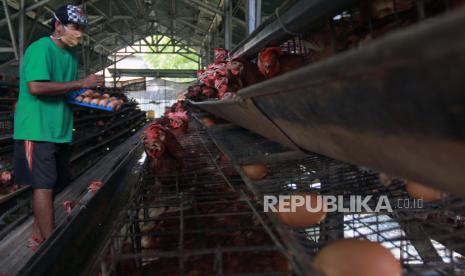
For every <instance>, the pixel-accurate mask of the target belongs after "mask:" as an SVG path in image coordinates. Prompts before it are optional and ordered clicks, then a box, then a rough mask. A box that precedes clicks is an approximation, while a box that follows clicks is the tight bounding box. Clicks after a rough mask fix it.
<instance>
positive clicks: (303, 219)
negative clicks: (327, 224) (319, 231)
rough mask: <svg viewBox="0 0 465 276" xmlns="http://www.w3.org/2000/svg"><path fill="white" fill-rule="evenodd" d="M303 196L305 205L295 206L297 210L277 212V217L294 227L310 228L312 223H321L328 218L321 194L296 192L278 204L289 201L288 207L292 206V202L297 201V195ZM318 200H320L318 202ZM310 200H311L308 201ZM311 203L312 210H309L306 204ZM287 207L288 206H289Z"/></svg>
mask: <svg viewBox="0 0 465 276" xmlns="http://www.w3.org/2000/svg"><path fill="white" fill-rule="evenodd" d="M298 196H299V197H300V196H301V197H303V199H304V200H305V204H304V205H303V206H300V205H299V206H295V212H292V211H291V210H289V211H291V212H276V213H275V214H276V216H277V218H278V219H279V220H280V221H281V222H282V223H284V224H287V225H289V226H291V227H294V228H308V227H310V226H312V225H315V224H318V223H320V222H321V221H322V220H323V219H325V218H326V212H325V211H324V207H325V206H324V202H323V199H322V197H321V196H319V195H318V194H315V193H296V194H293V195H291V196H290V197H289V198H287V199H281V201H280V203H279V204H278V206H280V205H281V204H283V203H287V205H286V206H287V207H289V208H290V206H291V205H290V204H291V202H296V201H297V200H298V199H297V197H298ZM318 200H319V201H320V202H318ZM308 201H309V202H308ZM307 204H308V205H309V206H310V208H311V209H315V210H312V211H309V210H307V208H306V205H307ZM287 207H286V208H287Z"/></svg>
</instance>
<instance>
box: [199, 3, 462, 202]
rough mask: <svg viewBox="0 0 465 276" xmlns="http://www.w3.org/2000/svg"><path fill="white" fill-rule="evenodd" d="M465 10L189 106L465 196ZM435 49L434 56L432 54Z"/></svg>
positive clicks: (306, 149)
mask: <svg viewBox="0 0 465 276" xmlns="http://www.w3.org/2000/svg"><path fill="white" fill-rule="evenodd" d="M464 24H465V11H463V10H460V11H456V12H454V13H450V14H447V15H446V16H440V17H439V18H436V19H434V20H433V19H431V20H430V21H425V22H422V23H419V24H417V25H414V26H412V27H409V28H403V29H401V30H398V31H396V32H393V33H391V34H387V35H385V36H384V37H382V38H379V39H376V40H375V41H373V42H371V43H370V44H367V45H365V46H363V47H360V48H358V49H352V50H349V51H347V52H344V53H340V54H337V55H335V56H333V57H330V58H328V59H326V60H324V61H321V62H318V63H315V64H310V65H307V66H304V67H302V68H300V69H297V70H295V71H293V72H289V73H286V74H284V75H281V76H277V77H275V78H273V79H271V80H267V81H264V82H261V83H258V84H255V85H252V86H249V87H246V88H244V89H242V90H239V92H238V95H237V97H236V98H235V99H234V100H226V101H220V102H216V101H206V102H193V103H192V104H193V105H194V106H197V107H200V108H202V109H203V110H205V111H207V112H210V113H212V114H215V115H217V116H219V117H222V118H224V119H226V120H229V121H231V122H233V123H235V124H237V125H240V126H242V127H244V128H247V129H249V130H252V131H253V132H256V133H258V134H261V135H262V136H264V137H266V138H268V139H271V140H273V141H276V142H279V143H282V144H284V145H287V146H289V147H290V148H294V149H299V150H300V151H302V152H309V153H311V152H316V153H319V154H323V155H325V156H329V157H332V158H335V159H338V160H342V161H345V162H348V163H352V164H357V165H361V166H366V167H370V168H372V169H375V170H378V171H383V172H386V173H390V174H393V175H396V176H400V177H404V178H407V179H411V180H415V181H419V182H421V183H425V184H427V185H430V186H433V187H436V188H439V189H443V190H445V191H448V192H453V193H454V194H457V195H462V196H464V195H465V190H464V189H463V187H462V184H461V183H462V180H463V179H464V176H465V175H464V170H463V164H464V163H465V147H464V144H463V139H464V138H465V136H464V132H463V125H464V124H465V121H464V118H465V110H464V106H465V94H464V93H463V87H464V85H465V83H464V78H463V75H462V73H461V70H459V69H458V68H463V67H464V65H465V60H464V58H463V49H464V47H465V39H463V38H464V37H465V35H464V34H465V33H464V29H463V25H464ZM438 49H441V50H440V51H438Z"/></svg>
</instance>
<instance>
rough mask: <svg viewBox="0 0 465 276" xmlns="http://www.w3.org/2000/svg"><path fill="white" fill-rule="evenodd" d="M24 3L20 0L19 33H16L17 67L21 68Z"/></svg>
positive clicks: (23, 36)
mask: <svg viewBox="0 0 465 276" xmlns="http://www.w3.org/2000/svg"><path fill="white" fill-rule="evenodd" d="M25 24H26V3H25V0H21V1H20V6H19V35H18V44H19V45H18V52H19V68H21V63H22V61H23V56H24V41H25V33H26V28H25Z"/></svg>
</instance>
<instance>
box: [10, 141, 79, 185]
mask: <svg viewBox="0 0 465 276" xmlns="http://www.w3.org/2000/svg"><path fill="white" fill-rule="evenodd" d="M69 158H70V153H69V144H67V143H65V144H60V143H50V142H36V141H28V140H15V153H14V168H15V172H14V176H15V184H17V185H30V186H31V187H32V188H34V189H57V188H58V189H59V188H63V187H65V186H66V185H68V183H69Z"/></svg>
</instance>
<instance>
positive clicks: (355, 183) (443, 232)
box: [211, 128, 465, 275]
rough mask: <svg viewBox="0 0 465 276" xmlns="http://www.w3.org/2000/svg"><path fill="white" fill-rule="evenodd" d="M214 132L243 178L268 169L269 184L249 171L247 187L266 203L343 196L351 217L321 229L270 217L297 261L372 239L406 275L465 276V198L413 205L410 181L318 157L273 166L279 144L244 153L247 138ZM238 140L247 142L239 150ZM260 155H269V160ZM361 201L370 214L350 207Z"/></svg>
mask: <svg viewBox="0 0 465 276" xmlns="http://www.w3.org/2000/svg"><path fill="white" fill-rule="evenodd" d="M211 133H212V135H213V136H214V137H215V139H216V141H217V142H218V144H219V147H220V148H221V149H222V150H223V151H225V152H227V154H228V155H229V156H231V159H232V160H233V161H237V162H238V163H237V164H236V169H238V170H239V171H241V165H242V164H249V163H264V162H267V164H266V166H267V176H266V177H265V178H264V179H262V180H258V181H251V180H250V179H248V178H247V176H246V175H245V173H244V172H243V171H241V174H242V176H243V177H244V180H245V182H246V184H247V186H248V187H249V188H250V190H251V191H252V192H253V193H254V195H255V196H256V198H257V199H260V200H262V202H263V201H264V200H265V199H264V196H270V195H275V196H279V195H291V194H300V193H302V192H311V193H315V194H320V195H331V196H340V197H341V202H342V207H344V208H345V209H346V210H345V211H338V212H328V213H327V216H326V218H325V219H324V220H323V221H322V222H321V223H320V224H317V225H314V226H311V227H308V228H304V229H295V228H292V227H290V226H288V225H286V224H284V223H283V222H282V220H280V219H279V216H275V214H273V213H268V214H269V215H270V219H271V220H272V221H273V222H274V223H275V225H276V226H277V229H278V230H279V232H280V236H281V237H283V238H284V239H285V242H286V243H289V244H291V245H290V246H291V247H292V248H293V249H294V250H296V252H297V253H296V255H298V254H299V253H302V254H303V255H304V256H300V258H301V260H300V261H301V263H311V262H312V260H313V259H314V257H315V256H316V254H318V252H319V250H320V249H322V248H324V247H325V246H326V245H327V244H329V243H331V242H332V241H335V240H340V239H366V240H370V241H376V242H379V243H381V244H382V245H383V246H385V247H386V248H388V249H389V250H390V251H391V252H392V254H393V255H394V256H395V257H396V258H397V259H398V260H399V261H400V262H401V264H402V265H403V269H404V274H407V275H463V273H465V270H464V269H465V266H464V263H463V254H464V253H465V243H464V242H465V239H464V238H463V237H464V234H465V233H464V231H465V229H464V219H465V217H464V214H463V207H464V205H465V201H464V200H463V199H460V198H457V197H454V196H453V195H447V196H444V197H442V198H441V199H440V200H438V201H432V202H428V201H425V200H421V199H418V198H413V197H411V196H410V195H409V193H407V191H406V187H405V181H404V180H402V179H396V178H391V179H386V178H387V176H386V175H383V174H381V175H380V173H378V172H374V171H372V170H369V169H367V168H362V167H357V166H354V165H350V164H347V163H344V162H340V161H336V160H333V159H331V158H328V157H325V156H321V155H318V154H308V155H307V156H306V157H305V158H299V159H291V160H290V159H289V158H287V159H286V160H279V159H280V158H277V159H276V158H275V161H263V160H273V158H272V155H276V152H275V153H272V151H273V147H272V146H271V145H270V143H271V142H269V141H267V140H266V139H265V138H263V137H261V138H260V137H259V136H256V135H255V134H251V135H250V137H253V138H254V139H256V140H255V144H253V143H252V140H251V138H250V139H249V140H247V146H244V145H243V144H241V143H240V142H243V141H246V139H244V138H242V136H241V135H236V136H233V135H232V132H231V130H230V129H228V128H218V129H217V130H214V131H211ZM229 137H234V138H232V139H230V138H229ZM232 140H239V141H240V142H239V143H237V144H234V143H231V141H232ZM228 141H229V142H228ZM259 148H261V149H265V151H262V150H260V149H259ZM275 148H276V147H275ZM278 148H279V147H278ZM281 150H282V148H281ZM257 155H261V157H262V161H260V158H258V157H257ZM247 156H249V157H250V158H247ZM356 196H358V197H360V198H365V197H370V200H369V201H368V203H367V206H368V207H369V208H370V210H364V209H362V208H360V209H353V208H350V204H351V197H352V198H353V197H356ZM382 197H384V198H385V199H386V200H387V202H389V207H390V208H388V209H383V210H381V209H380V210H376V207H377V204H378V203H379V199H380V198H382ZM391 209H392V210H391ZM309 269H312V268H309Z"/></svg>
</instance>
